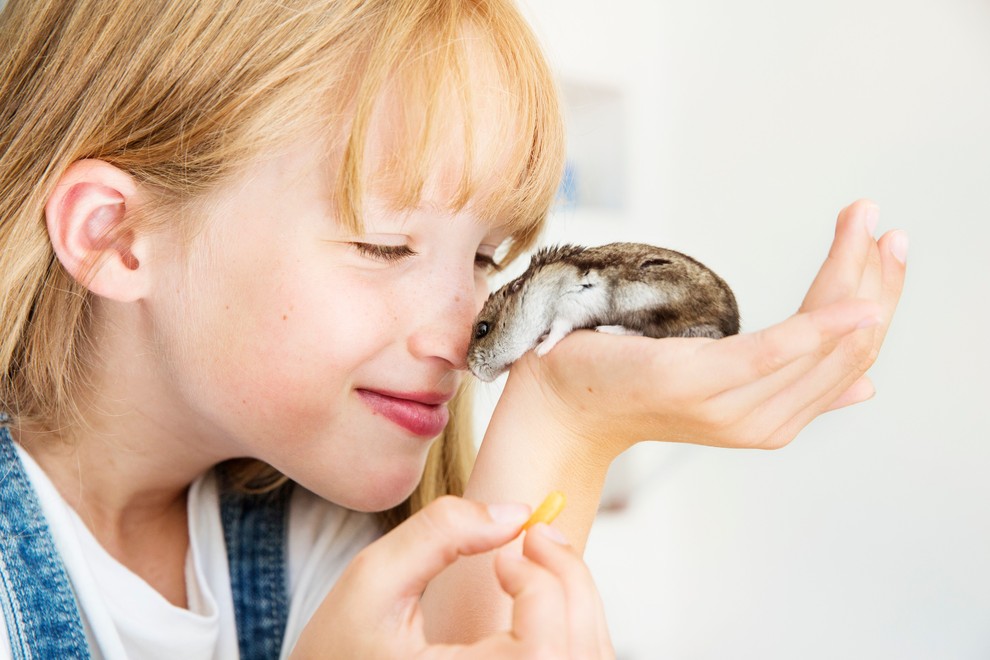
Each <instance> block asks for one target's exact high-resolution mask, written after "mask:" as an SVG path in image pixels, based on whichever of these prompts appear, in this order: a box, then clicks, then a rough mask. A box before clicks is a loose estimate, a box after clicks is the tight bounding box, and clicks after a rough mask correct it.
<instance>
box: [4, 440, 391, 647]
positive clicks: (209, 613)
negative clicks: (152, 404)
mask: <svg viewBox="0 0 990 660" xmlns="http://www.w3.org/2000/svg"><path fill="white" fill-rule="evenodd" d="M15 446H16V447H17V451H18V454H19V455H20V457H21V461H22V462H23V463H24V468H25V471H26V472H27V475H28V478H29V479H30V480H31V484H32V485H33V486H34V489H35V492H36V493H37V494H38V499H39V501H40V503H41V508H42V510H43V511H44V513H45V517H46V518H47V519H48V524H49V527H50V529H51V532H52V536H53V538H54V540H55V546H56V547H57V548H58V551H59V554H61V556H62V561H63V562H64V563H65V568H66V571H67V572H68V574H69V579H70V580H71V582H72V586H73V589H74V590H75V593H76V599H77V602H78V603H79V609H80V611H81V612H82V618H83V627H84V629H85V631H86V637H87V639H88V641H89V646H90V649H91V650H92V653H93V657H94V659H100V658H103V659H104V660H125V659H133V658H140V659H141V660H157V659H159V658H160V659H161V660H173V659H174V658H183V660H231V659H233V658H237V657H238V649H237V630H236V624H235V622H234V603H233V596H232V594H231V589H230V575H229V572H228V567H227V552H226V548H225V544H224V539H223V527H222V525H221V522H220V503H219V499H218V497H217V483H216V478H215V476H214V475H213V473H212V471H211V472H208V473H207V474H206V475H204V476H203V477H201V478H200V479H198V480H196V482H195V483H193V485H192V486H191V488H190V490H189V498H188V511H189V552H188V554H187V555H186V590H187V593H188V605H189V608H188V609H184V608H181V607H176V606H175V605H172V604H171V603H169V602H168V601H167V600H165V598H164V597H163V596H162V595H161V594H159V593H158V592H157V591H155V590H154V589H153V588H152V587H151V586H149V585H148V584H147V583H146V582H145V581H144V580H143V579H141V578H140V577H138V576H137V575H135V574H134V573H132V572H131V571H130V570H129V569H128V568H126V567H125V566H124V565H122V564H121V563H120V562H118V561H117V560H116V559H114V558H113V557H112V556H110V554H109V553H107V551H106V550H104V549H103V547H102V546H101V545H100V544H99V542H97V540H96V538H95V537H93V535H92V534H91V533H90V531H89V529H88V528H87V527H86V525H85V524H84V523H83V522H82V520H81V519H80V518H79V516H78V515H77V514H76V512H75V511H74V510H73V509H72V507H70V506H69V505H68V504H67V503H66V502H65V500H63V499H62V497H61V496H60V495H59V493H58V491H57V490H56V489H55V486H54V485H53V484H52V482H51V481H50V480H49V479H48V477H47V476H46V475H45V473H44V472H43V471H42V470H41V468H40V467H39V466H38V464H37V463H35V461H34V460H33V459H32V458H31V457H30V456H29V455H28V453H27V452H25V451H24V450H23V449H22V448H21V447H20V445H15ZM378 535H379V532H378V527H377V525H376V521H375V519H374V516H373V515H371V514H365V513H357V512H354V511H350V510H348V509H344V508H341V507H339V506H337V505H334V504H331V503H329V502H327V501H326V500H323V499H321V498H319V497H317V496H316V495H314V494H313V493H311V492H309V491H307V490H305V489H303V488H301V487H299V486H296V488H295V489H294V491H293V494H292V499H291V502H290V505H289V545H288V557H287V562H288V567H287V568H288V577H289V617H288V622H287V625H286V632H285V641H284V644H283V646H282V656H281V657H283V658H285V657H287V656H288V654H289V652H290V651H291V650H292V646H293V645H294V644H295V642H296V640H297V639H298V637H299V634H300V633H301V632H302V629H303V628H304V627H305V625H306V622H307V621H309V619H310V617H311V616H312V614H313V612H314V611H315V610H316V608H317V607H318V606H319V605H320V603H321V602H322V601H323V598H324V596H325V595H326V594H327V592H328V591H329V590H330V587H331V586H332V585H333V583H334V582H335V581H336V580H337V578H338V576H339V575H340V573H341V571H342V570H343V569H344V567H345V566H346V565H347V564H348V563H349V562H350V560H351V559H352V558H353V557H354V555H355V554H356V553H357V552H358V551H359V550H360V549H361V548H363V547H364V546H366V545H367V544H369V543H370V542H371V541H373V540H374V539H375V538H377V536H378ZM9 658H11V650H10V642H9V640H8V638H7V628H6V623H5V622H4V620H3V617H0V660H8V659H9Z"/></svg>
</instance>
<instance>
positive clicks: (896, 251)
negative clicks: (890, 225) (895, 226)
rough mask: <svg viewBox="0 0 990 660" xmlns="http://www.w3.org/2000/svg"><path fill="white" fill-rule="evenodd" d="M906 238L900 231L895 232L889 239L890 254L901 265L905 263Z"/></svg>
mask: <svg viewBox="0 0 990 660" xmlns="http://www.w3.org/2000/svg"><path fill="white" fill-rule="evenodd" d="M908 243H909V241H908V237H907V234H905V233H904V232H902V231H899V232H897V233H896V234H894V236H893V237H892V238H891V239H890V253H891V254H892V255H894V258H895V259H897V260H898V261H900V262H901V263H902V264H903V263H906V262H907V253H908Z"/></svg>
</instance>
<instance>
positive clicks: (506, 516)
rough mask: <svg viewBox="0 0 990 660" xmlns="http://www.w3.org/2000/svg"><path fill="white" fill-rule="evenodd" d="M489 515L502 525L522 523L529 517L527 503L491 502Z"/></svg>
mask: <svg viewBox="0 0 990 660" xmlns="http://www.w3.org/2000/svg"><path fill="white" fill-rule="evenodd" d="M488 515H489V516H491V519H492V521H494V522H497V523H498V524H500V525H522V524H523V523H524V522H526V521H527V520H528V519H529V507H528V506H526V505H525V504H489V505H488Z"/></svg>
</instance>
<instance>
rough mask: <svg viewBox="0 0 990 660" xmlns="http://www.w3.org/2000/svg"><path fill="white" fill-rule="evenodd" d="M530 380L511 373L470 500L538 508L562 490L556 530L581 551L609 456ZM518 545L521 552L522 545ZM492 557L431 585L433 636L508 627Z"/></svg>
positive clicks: (460, 637) (467, 636)
mask: <svg viewBox="0 0 990 660" xmlns="http://www.w3.org/2000/svg"><path fill="white" fill-rule="evenodd" d="M531 375H532V374H527V373H518V372H514V373H513V374H512V375H511V376H510V378H509V382H508V383H507V384H506V388H505V390H504V392H503V394H502V397H501V399H500V400H499V403H498V406H497V407H496V409H495V412H494V414H493V416H492V420H491V423H490V424H489V427H488V431H487V432H486V434H485V438H484V441H483V443H482V445H481V450H480V451H479V454H478V458H477V461H476V463H475V467H474V471H473V472H472V474H471V478H470V480H469V482H468V486H467V490H466V492H465V496H466V497H467V498H469V499H473V500H477V501H481V502H486V503H495V502H524V503H528V504H530V505H531V506H533V507H534V508H535V507H536V506H537V505H538V504H539V503H540V502H541V501H542V500H543V498H544V497H545V496H546V495H547V493H549V492H550V491H551V490H560V491H562V492H564V493H565V495H566V497H567V506H566V507H565V509H564V511H563V513H561V515H560V517H559V518H557V521H556V522H555V523H554V526H555V527H556V528H557V529H559V530H560V531H561V532H562V533H563V534H564V535H565V536H566V537H567V540H568V541H569V542H570V543H571V544H572V545H573V546H574V547H575V548H576V549H577V550H578V552H582V551H583V549H584V546H585V543H586V542H587V538H588V533H589V532H590V530H591V525H592V523H593V522H594V518H595V514H596V512H597V510H598V504H599V500H600V498H601V491H602V485H603V483H604V480H605V475H606V473H607V471H608V466H609V464H610V462H611V458H612V456H610V455H609V453H608V452H607V451H603V450H602V449H601V447H600V446H597V445H596V443H595V439H594V438H589V437H581V435H580V433H579V432H578V431H577V430H576V429H572V428H568V425H567V424H566V423H563V420H560V419H558V418H555V417H554V415H553V414H552V411H550V410H548V409H546V407H545V406H542V403H541V402H542V397H541V396H540V393H539V391H538V388H539V384H538V383H537V382H536V381H535V380H534V379H532V378H531V377H530V376H531ZM514 545H516V546H517V547H516V548H515V549H514V551H518V546H519V545H520V540H517V541H516V542H515V543H514ZM492 560H493V555H492V554H491V553H489V554H486V555H480V556H476V557H470V558H462V559H460V560H459V561H458V562H457V563H456V564H454V565H453V566H451V567H449V568H448V569H447V570H445V571H444V573H443V574H442V575H441V576H440V577H439V578H437V579H435V580H434V581H433V582H432V583H431V584H430V587H429V589H427V592H426V594H425V595H424V599H423V608H424V614H425V616H426V620H427V633H428V635H429V636H430V638H431V639H435V640H442V641H448V642H454V641H457V642H467V641H472V640H474V639H477V638H479V637H480V636H482V635H483V634H485V633H488V632H491V631H493V630H496V629H506V628H508V625H509V621H510V619H511V606H512V602H511V600H510V599H509V598H508V597H507V596H506V595H505V594H504V593H503V592H502V590H501V588H500V587H499V585H498V582H497V580H496V578H495V574H494V571H493V568H492Z"/></svg>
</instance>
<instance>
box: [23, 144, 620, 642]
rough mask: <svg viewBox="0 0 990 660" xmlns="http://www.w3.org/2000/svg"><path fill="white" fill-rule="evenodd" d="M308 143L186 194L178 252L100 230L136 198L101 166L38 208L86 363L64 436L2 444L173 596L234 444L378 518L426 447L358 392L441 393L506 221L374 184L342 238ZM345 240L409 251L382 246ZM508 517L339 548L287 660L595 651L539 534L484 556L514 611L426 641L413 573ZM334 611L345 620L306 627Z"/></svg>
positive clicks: (568, 558)
mask: <svg viewBox="0 0 990 660" xmlns="http://www.w3.org/2000/svg"><path fill="white" fill-rule="evenodd" d="M325 157H326V156H325V152H324V150H323V149H322V146H321V141H320V140H319V139H318V138H317V137H316V136H314V135H305V136H303V137H302V138H301V139H300V140H299V141H298V142H297V143H295V144H292V145H289V146H287V147H286V149H285V150H284V152H283V153H281V154H274V155H272V154H270V155H268V157H267V158H263V159H259V162H258V163H256V165H254V166H252V167H250V168H248V169H247V171H245V172H244V173H243V174H242V176H240V177H238V179H237V180H235V181H233V182H231V183H229V184H228V185H227V186H224V187H222V189H221V190H218V191H217V192H216V193H215V194H214V195H213V196H211V197H210V199H208V200H205V201H204V203H203V205H202V206H201V207H199V210H200V213H201V214H202V217H201V218H197V221H199V222H200V223H201V225H200V229H201V231H200V232H199V234H198V235H197V236H196V239H195V240H194V241H193V242H192V243H190V244H188V245H186V244H185V243H184V242H183V239H182V237H181V235H180V233H179V232H177V231H167V230H163V231H159V232H148V233H144V234H142V233H137V234H133V233H126V234H124V235H122V236H120V237H119V238H117V239H114V240H107V239H105V238H104V237H103V230H105V229H106V228H107V227H112V226H113V225H114V223H119V222H121V221H122V220H123V218H124V217H125V214H126V213H129V212H136V211H137V210H139V209H141V206H142V204H143V203H145V199H144V198H143V196H142V191H141V190H140V188H139V186H137V184H136V183H135V182H134V181H133V179H132V178H131V177H130V176H129V175H127V174H126V173H125V172H122V171H121V170H119V169H117V168H115V167H113V166H111V165H109V164H108V163H105V162H101V161H96V160H86V161H79V162H77V163H75V164H73V165H72V166H71V167H70V168H69V169H68V170H67V171H66V173H65V175H64V176H63V177H62V179H61V180H60V182H59V185H58V186H57V188H56V190H55V193H54V194H53V195H52V197H51V199H50V200H49V203H48V205H47V207H46V219H47V223H48V229H49V235H50V237H51V240H52V245H53V247H54V249H55V252H56V255H57V256H58V258H59V260H60V261H61V263H62V264H63V265H64V266H65V267H66V269H67V270H69V272H70V273H72V274H73V275H74V276H76V277H77V278H78V279H79V280H80V281H84V282H85V283H86V286H87V287H88V288H89V289H90V291H92V292H93V293H94V294H95V298H94V303H93V333H92V346H93V347H94V348H93V351H92V353H90V354H88V355H87V358H88V359H89V364H92V365H94V366H93V370H92V372H91V373H90V374H89V375H90V378H91V380H90V381H89V383H88V384H89V385H90V388H88V389H86V390H85V391H81V392H80V393H79V403H80V408H81V411H82V413H83V415H84V416H85V419H86V424H85V425H81V426H78V427H73V428H72V429H63V430H61V431H59V432H58V435H59V437H60V438H61V439H62V440H65V442H64V443H63V442H58V441H56V440H55V439H54V438H52V437H50V435H51V434H49V433H45V432H42V431H41V430H40V429H33V428H28V427H21V428H17V429H15V435H16V437H17V438H18V440H20V441H21V442H22V443H23V444H24V446H25V448H26V449H27V450H28V451H29V452H30V453H31V454H32V456H33V457H34V458H35V459H36V460H37V461H38V462H39V464H41V466H42V467H43V468H44V469H45V471H46V473H47V474H48V475H49V476H50V478H51V479H52V481H53V482H54V484H55V485H56V487H57V488H58V489H59V491H60V493H61V494H62V495H63V497H64V498H65V499H66V500H67V501H68V502H69V504H70V505H71V506H73V508H75V509H76V511H78V512H79V513H80V515H81V517H82V518H83V520H85V521H86V523H87V525H88V526H89V527H90V529H91V530H92V532H93V533H94V535H95V536H96V538H97V539H98V540H99V541H100V543H101V544H102V545H103V546H104V547H105V548H106V549H107V550H108V551H109V552H110V554H112V555H113V556H114V557H115V558H117V559H118V560H119V561H120V562H121V563H122V564H124V565H125V566H127V567H128V568H129V569H131V570H132V571H133V572H134V573H136V574H137V575H139V576H140V577H142V578H143V579H144V580H145V581H146V582H148V584H149V585H151V586H152V587H154V588H155V589H157V590H158V591H159V592H160V593H161V594H162V595H163V596H164V597H165V598H167V599H168V600H169V601H170V602H171V603H173V604H174V605H176V606H179V607H185V606H186V599H187V595H186V592H185V576H184V565H185V556H186V552H187V549H188V533H187V528H188V522H187V518H186V492H187V489H188V486H189V484H190V483H191V482H192V481H193V480H195V479H196V478H197V477H198V475H200V474H201V473H202V472H203V471H204V470H207V469H209V468H210V467H212V466H213V465H215V464H216V463H218V462H220V461H223V460H225V459H228V458H233V457H236V456H244V455H247V456H254V457H257V458H261V459H263V460H266V461H268V462H270V463H271V464H273V465H275V466H277V467H279V468H280V469H281V470H282V471H283V472H284V473H286V474H287V475H289V476H291V477H292V478H293V479H295V480H296V481H298V482H299V483H301V484H303V485H304V486H306V487H307V488H309V489H311V490H313V491H314V492H317V493H319V494H320V495H323V496H324V497H326V498H328V499H330V500H332V501H334V502H337V503H340V504H342V505H344V506H348V507H351V508H354V509H358V510H364V511H375V510H380V509H383V508H388V507H390V506H393V505H395V504H397V503H399V502H400V501H401V500H402V499H404V498H405V497H406V496H407V495H408V494H409V492H410V491H411V490H412V488H414V487H415V485H416V483H417V481H418V480H419V477H420V475H421V474H422V470H423V462H424V460H425V457H426V452H427V450H428V449H429V446H430V441H431V438H429V437H420V436H419V435H417V434H416V433H413V432H411V431H409V430H408V429H405V428H402V427H401V426H398V425H396V424H395V423H393V422H392V421H390V420H388V419H386V418H384V417H383V416H382V415H380V414H377V413H376V412H375V411H374V410H372V409H370V408H368V407H367V406H366V405H365V403H364V402H363V399H362V398H361V396H360V394H359V392H360V391H361V390H364V389H373V390H384V391H392V392H431V393H434V394H437V395H447V394H450V393H452V392H453V391H454V390H455V389H456V388H457V385H458V383H459V381H460V379H461V378H463V377H464V376H465V373H466V369H465V364H464V356H465V355H466V351H467V342H468V338H469V332H470V327H471V322H472V320H473V317H474V315H475V314H476V313H477V310H478V309H479V308H480V306H481V303H482V301H483V299H484V297H485V296H486V295H487V283H486V278H485V275H486V273H487V266H486V263H487V261H488V260H489V259H490V258H491V256H492V255H493V254H494V251H495V248H496V247H497V245H498V244H499V243H500V242H501V241H502V240H503V238H504V234H503V233H502V231H501V230H500V229H499V228H498V227H494V226H492V225H491V224H489V223H486V222H483V221H481V220H480V219H479V218H477V217H475V216H474V215H473V214H472V213H471V212H470V211H469V210H466V211H462V212H452V211H447V210H445V206H444V205H443V204H442V203H441V202H442V200H439V199H436V200H434V199H429V198H428V199H425V200H424V202H423V203H422V204H421V205H420V206H418V207H417V208H414V209H407V210H405V211H403V212H401V213H399V212H394V211H391V210H389V209H388V208H387V205H386V204H384V203H378V202H376V201H375V200H374V199H373V198H372V199H369V200H367V202H368V203H367V205H366V214H365V218H364V220H365V231H364V232H363V233H362V234H360V235H354V234H353V233H351V232H349V231H346V230H345V229H344V228H342V227H340V226H339V225H337V224H336V223H335V222H334V221H333V220H332V216H331V213H330V212H329V210H328V203H327V199H328V191H327V186H328V182H327V180H326V169H325V167H324V159H325ZM429 189H430V190H434V191H439V190H442V189H443V186H442V183H440V182H434V183H432V184H430V188H429ZM436 194H437V195H439V192H437V193H436ZM358 243H359V244H360V245H356V244H358ZM367 245H375V246H377V247H378V248H379V250H380V249H386V250H397V249H399V248H410V249H411V250H414V251H415V255H413V256H408V255H407V256H405V257H403V258H402V259H392V258H383V257H382V256H381V253H380V251H373V252H370V253H369V252H368V251H367V248H366V246H367ZM89 262H95V263H96V264H97V266H96V267H95V269H93V270H92V271H90V272H89V273H88V274H87V273H86V268H85V266H86V264H87V263H89ZM423 291H430V292H432V295H430V296H423V295H421V294H422V292H423ZM400 320H401V322H400ZM528 514H529V507H528V506H526V505H524V504H517V505H514V506H512V505H503V506H500V507H495V508H494V509H492V508H488V507H484V506H481V505H478V504H474V503H471V502H469V501H467V500H461V499H456V498H444V499H441V500H439V501H437V502H435V503H434V504H431V505H430V506H428V507H427V508H426V509H424V511H422V512H421V513H419V514H417V515H416V516H413V517H412V518H411V519H410V520H409V521H407V523H406V524H404V525H402V526H400V527H399V528H397V529H396V530H395V532H393V533H391V534H389V535H387V536H385V537H384V538H383V539H381V540H380V541H378V542H376V543H374V544H373V545H372V546H370V547H369V548H368V549H367V550H366V551H365V552H362V553H361V554H360V555H359V556H358V558H357V559H356V560H355V562H354V565H353V566H352V567H350V568H349V569H348V571H347V572H346V573H345V575H344V578H343V579H342V580H341V582H340V584H339V585H338V587H336V588H335V589H334V590H333V592H332V594H331V597H329V598H328V600H327V604H326V605H325V606H324V607H323V608H321V609H320V611H319V614H318V615H317V616H316V617H315V618H314V621H313V624H312V625H311V626H310V627H308V628H307V629H306V631H305V632H304V634H303V636H302V638H301V639H300V642H299V646H298V653H297V655H299V656H300V657H313V656H314V655H315V656H318V657H408V654H410V653H413V652H422V653H424V654H426V655H428V656H432V657H439V656H444V657H449V656H450V655H451V654H456V655H461V656H463V657H507V658H508V657H513V658H514V657H521V656H522V657H525V655H527V654H529V653H537V654H547V653H549V654H551V655H553V656H555V657H565V656H566V655H568V654H570V653H572V652H579V651H580V652H581V654H582V655H586V656H588V657H608V655H609V653H610V646H609V643H608V636H607V631H606V627H605V624H604V615H603V613H602V609H601V606H600V602H599V601H598V596H597V592H596V590H595V587H594V584H593V582H592V580H591V576H590V574H588V572H587V569H586V568H585V567H584V564H583V562H582V561H581V559H580V555H579V553H577V552H576V551H575V550H574V549H572V548H570V547H569V546H568V545H567V544H566V541H563V539H562V538H561V537H559V535H556V534H554V533H552V532H551V531H550V530H548V529H546V528H542V529H536V530H535V531H531V532H528V533H527V534H526V538H527V541H526V551H525V553H524V554H523V555H522V556H520V555H519V553H518V552H514V553H512V555H511V556H510V557H507V558H505V559H504V560H500V562H499V564H498V566H499V570H498V576H499V579H500V585H501V586H500V593H506V594H508V595H509V596H510V597H511V598H512V599H513V602H515V603H516V604H517V606H516V608H515V611H516V617H515V620H514V621H513V622H512V624H511V625H510V626H506V627H505V628H504V629H503V630H502V631H501V632H500V633H499V634H497V635H493V636H487V637H485V638H484V639H482V640H481V641H479V642H478V644H479V645H477V646H470V647H447V646H437V647H435V648H434V647H433V646H432V645H428V644H427V642H426V637H425V633H424V632H423V617H422V616H421V615H420V614H419V612H420V608H419V604H418V595H419V593H420V592H421V591H422V589H423V588H424V586H425V584H426V583H427V582H428V581H429V580H430V578H432V576H433V575H434V574H435V573H437V572H439V571H440V570H441V569H442V568H443V567H444V566H445V565H446V564H448V563H450V562H452V561H454V560H455V559H456V558H457V557H458V556H459V555H460V554H470V553H477V552H481V551H486V550H490V549H494V548H497V547H498V546H500V545H504V544H505V543H507V542H508V541H509V540H511V539H512V538H515V537H516V536H518V535H519V533H520V528H521V525H522V523H523V522H524V520H525V519H526V517H527V516H528ZM400 558H401V560H399V559H400ZM576 609H578V610H580V611H581V612H582V614H581V615H580V616H577V615H574V614H573V612H574V611H575V610H576ZM342 611H344V612H351V613H360V614H361V615H363V616H359V617H351V619H344V618H342V617H341V615H340V613H341V612H342ZM447 611H448V612H449V611H450V610H449V609H448V610H447ZM569 612H571V613H572V614H568V613H569ZM386 615H389V616H386ZM344 620H351V621H352V623H353V625H350V626H346V627H344V628H341V627H339V625H338V626H336V627H335V626H334V625H331V624H330V623H328V621H344ZM589 630H591V631H596V632H595V634H594V635H591V636H589V635H588V634H587V631H589ZM571 631H573V632H574V633H575V634H573V635H572V634H570V633H571ZM330 633H332V634H330ZM328 634H329V635H330V636H329V637H328ZM355 653H356V654H357V655H356V656H355V655H354V654H355Z"/></svg>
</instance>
